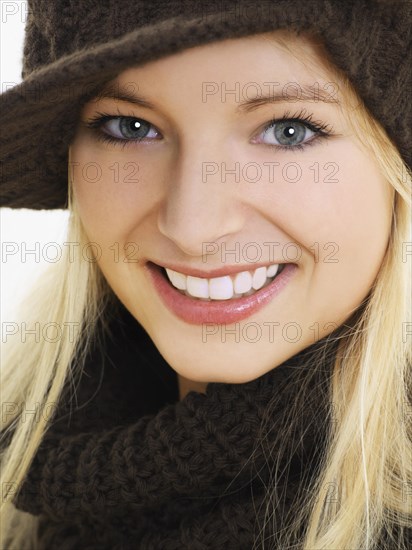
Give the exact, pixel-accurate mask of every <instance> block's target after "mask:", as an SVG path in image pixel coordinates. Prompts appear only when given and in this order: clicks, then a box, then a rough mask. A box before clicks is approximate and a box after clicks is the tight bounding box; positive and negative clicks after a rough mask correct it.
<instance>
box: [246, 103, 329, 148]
mask: <svg viewBox="0 0 412 550" xmlns="http://www.w3.org/2000/svg"><path fill="white" fill-rule="evenodd" d="M304 113H305V110H303V111H301V112H300V113H299V114H297V115H296V116H294V117H293V118H288V113H286V114H285V115H284V116H283V117H282V118H280V119H276V120H272V121H271V122H270V123H269V124H268V125H266V126H265V128H264V130H263V132H261V133H260V134H259V135H260V136H263V138H262V141H254V143H264V144H266V145H269V146H270V147H273V148H275V149H280V150H282V151H302V150H303V149H305V148H306V147H308V146H309V145H314V144H315V143H316V142H318V141H319V139H320V138H327V137H328V136H330V135H332V133H331V130H328V128H329V126H328V125H327V124H324V123H321V122H318V123H317V122H314V121H312V116H311V115H305V114H304Z"/></svg>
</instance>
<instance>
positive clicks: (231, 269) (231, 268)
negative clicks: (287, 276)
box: [149, 260, 287, 279]
mask: <svg viewBox="0 0 412 550" xmlns="http://www.w3.org/2000/svg"><path fill="white" fill-rule="evenodd" d="M149 263H154V264H157V265H158V266H160V267H163V268H165V269H166V268H167V269H172V270H173V271H178V272H179V273H183V275H187V276H191V277H200V278H202V279H211V278H213V277H223V276H224V275H233V274H235V273H240V272H241V271H254V270H255V269H257V268H258V267H269V266H270V265H273V264H285V263H287V262H281V261H276V260H274V261H273V262H265V263H256V264H253V263H250V264H243V265H226V266H223V267H219V268H218V269H212V270H211V271H203V270H202V269H196V268H192V267H186V266H179V265H177V264H167V265H166V264H164V263H162V262H153V261H152V262H149Z"/></svg>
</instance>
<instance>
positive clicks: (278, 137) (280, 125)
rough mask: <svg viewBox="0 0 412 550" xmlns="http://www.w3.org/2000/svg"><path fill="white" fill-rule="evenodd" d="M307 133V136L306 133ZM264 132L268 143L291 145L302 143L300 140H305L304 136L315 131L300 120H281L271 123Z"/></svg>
mask: <svg viewBox="0 0 412 550" xmlns="http://www.w3.org/2000/svg"><path fill="white" fill-rule="evenodd" d="M308 133H309V136H308V135H307V134H308ZM264 134H265V136H266V137H267V139H268V143H269V144H270V145H287V146H293V145H298V144H299V143H302V141H305V138H308V137H311V136H313V135H315V132H313V131H312V130H310V129H309V128H308V127H307V126H305V125H304V124H302V122H296V121H291V122H288V121H285V122H283V121H282V122H275V123H273V124H271V126H269V128H267V129H266V130H265V132H264Z"/></svg>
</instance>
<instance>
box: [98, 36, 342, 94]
mask: <svg viewBox="0 0 412 550" xmlns="http://www.w3.org/2000/svg"><path fill="white" fill-rule="evenodd" d="M332 80H336V77H335V75H332V74H330V72H328V68H327V66H326V64H325V63H324V60H323V59H322V57H321V54H320V52H319V50H317V49H316V48H315V47H314V45H313V44H312V43H311V41H310V39H308V38H307V37H304V36H295V35H293V34H291V33H290V32H283V31H276V32H274V33H264V34H258V35H253V36H248V37H243V38H236V39H229V40H227V39H226V40H222V41H217V42H212V43H210V44H204V45H201V46H196V47H194V48H188V49H186V50H183V51H182V52H178V53H176V54H173V55H170V56H167V57H164V58H161V59H159V60H156V61H152V62H149V63H146V64H144V65H142V66H135V67H129V68H127V69H126V70H124V71H123V72H121V73H120V74H119V75H117V77H116V78H115V79H113V80H112V81H111V82H110V83H107V84H106V86H105V87H104V88H103V89H102V90H101V94H104V93H105V92H106V91H107V90H110V92H111V93H112V94H113V92H115V91H116V89H118V90H125V89H127V88H128V89H130V90H133V89H134V90H136V85H137V86H138V87H139V89H141V91H143V90H147V91H148V92H150V89H152V88H155V89H156V90H157V95H158V94H160V95H162V91H165V92H166V91H168V92H171V91H173V90H177V91H179V90H180V91H182V86H184V90H185V91H186V92H187V91H193V92H194V93H199V89H202V90H204V89H205V88H207V87H209V88H213V85H215V87H216V86H219V88H221V89H225V90H227V91H228V92H229V91H230V90H233V94H234V96H236V94H237V93H239V92H242V95H243V96H245V94H246V95H247V96H252V95H253V92H254V89H256V90H258V91H259V89H260V90H261V91H263V89H264V88H266V91H269V90H271V91H272V93H276V92H279V91H282V90H283V88H284V86H285V85H289V86H288V93H289V94H293V93H295V95H296V93H298V92H299V90H298V86H295V91H294V90H293V83H295V84H297V85H299V86H302V90H303V88H304V87H310V86H314V87H317V89H320V90H323V89H324V86H325V85H326V84H327V83H328V82H331V81H332ZM296 90H298V91H296ZM136 91H137V90H136ZM321 94H322V92H321ZM254 95H257V94H256V93H255V94H254ZM326 95H327V94H326Z"/></svg>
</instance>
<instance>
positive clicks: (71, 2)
mask: <svg viewBox="0 0 412 550" xmlns="http://www.w3.org/2000/svg"><path fill="white" fill-rule="evenodd" d="M28 5H29V16H28V20H27V24H26V37H25V45H24V59H23V71H22V77H23V79H24V80H23V82H22V83H21V84H19V85H17V86H14V87H13V88H11V89H9V90H7V91H6V92H4V93H3V94H2V95H1V113H0V128H1V137H0V147H1V150H0V159H1V204H0V205H1V206H7V207H12V208H33V209H42V208H48V209H51V208H66V207H67V180H68V175H67V173H68V147H69V145H70V143H71V141H72V140H73V138H74V134H75V129H76V125H77V121H78V117H79V114H80V110H81V107H82V105H83V104H84V103H85V102H86V101H87V100H88V99H90V98H91V97H93V95H95V93H97V91H98V89H99V87H100V86H101V85H102V84H103V83H104V82H107V81H108V80H110V79H112V78H114V77H115V76H116V75H117V74H119V73H120V72H122V71H123V70H124V69H126V68H128V67H130V66H137V65H139V64H142V63H145V62H147V61H152V60H155V59H158V58H160V57H163V56H166V55H169V54H172V53H175V52H178V51H179V50H183V49H185V48H188V47H192V46H196V45H199V44H205V43H208V42H212V41H215V40H223V39H225V38H235V37H241V36H246V35H250V34H254V33H259V32H268V31H271V30H276V29H285V28H290V29H291V30H295V31H298V32H300V31H307V32H310V33H311V34H314V35H315V36H319V37H320V38H321V39H322V40H323V43H324V45H325V47H326V50H327V51H328V52H329V54H330V57H331V59H332V61H333V62H334V63H335V64H336V66H337V67H339V68H340V69H342V70H343V71H344V72H345V73H346V74H347V75H348V77H349V79H350V81H351V82H352V84H353V85H354V86H355V88H356V90H357V91H358V93H359V94H360V96H361V97H362V99H363V101H364V103H365V105H366V106H367V107H368V109H369V110H370V112H371V113H372V114H373V116H374V117H375V118H376V119H377V120H378V121H379V122H380V123H381V124H382V126H383V127H384V128H385V130H386V132H387V134H388V136H389V137H390V138H391V140H392V141H393V143H394V144H395V145H396V146H397V148H398V150H399V152H400V154H401V155H402V157H403V159H404V161H405V162H406V164H407V165H408V166H409V168H411V167H412V152H411V143H412V120H411V118H412V117H411V113H412V102H411V98H410V89H411V66H412V46H411V44H412V40H411V29H412V9H411V8H412V4H411V2H410V1H409V0H408V1H401V2H399V1H391V0H228V1H225V0H206V1H205V2H204V1H199V0H175V1H173V0H172V1H171V0H140V1H139V0H54V1H53V2H50V1H49V0H29V1H28Z"/></svg>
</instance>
